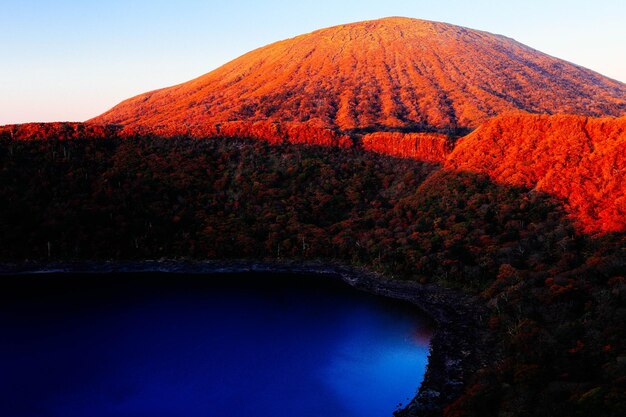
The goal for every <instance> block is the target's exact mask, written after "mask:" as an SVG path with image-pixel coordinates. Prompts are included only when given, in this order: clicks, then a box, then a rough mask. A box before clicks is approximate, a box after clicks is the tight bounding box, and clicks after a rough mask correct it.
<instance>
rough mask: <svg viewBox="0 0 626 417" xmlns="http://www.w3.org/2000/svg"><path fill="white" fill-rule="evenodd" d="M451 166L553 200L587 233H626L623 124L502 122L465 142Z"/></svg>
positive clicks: (574, 119) (563, 119)
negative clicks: (625, 231)
mask: <svg viewBox="0 0 626 417" xmlns="http://www.w3.org/2000/svg"><path fill="white" fill-rule="evenodd" d="M446 166H447V167H448V168H452V169H455V170H459V171H470V172H481V173H486V174H488V175H489V176H490V177H491V178H492V179H494V180H495V181H498V182H500V183H505V184H509V185H516V186H524V187H528V188H533V189H535V190H537V191H542V192H546V193H549V194H552V195H555V196H557V197H559V198H561V199H563V200H564V201H565V205H566V207H567V208H568V209H569V211H570V213H571V215H572V217H573V218H574V220H575V221H576V223H577V224H578V225H579V227H580V228H581V229H582V230H583V231H585V232H612V231H624V230H626V117H622V118H618V119H615V118H599V119H592V118H586V117H580V116H568V115H556V116H542V115H522V114H516V115H508V116H501V117H497V118H494V119H493V120H490V121H489V122H487V123H485V124H484V125H482V126H481V127H480V128H479V129H477V130H476V131H474V132H473V133H471V134H469V135H467V136H466V137H464V138H463V139H461V141H460V142H459V143H458V145H457V146H456V148H455V150H454V151H453V152H452V154H451V155H450V157H449V159H448V162H447V164H446Z"/></svg>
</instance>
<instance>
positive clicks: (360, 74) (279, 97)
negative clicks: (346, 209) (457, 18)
mask: <svg viewBox="0 0 626 417" xmlns="http://www.w3.org/2000/svg"><path fill="white" fill-rule="evenodd" d="M513 110H523V111H526V112H531V113H547V114H553V113H574V114H580V115H587V116H606V115H612V116H621V115H622V114H623V113H624V111H626V85H624V84H623V83H620V82H618V81H615V80H611V79H609V78H606V77H604V76H602V75H600V74H597V73H595V72H593V71H590V70H587V69H585V68H582V67H579V66H576V65H573V64H570V63H568V62H565V61H563V60H560V59H557V58H554V57H551V56H548V55H546V54H544V53H541V52H539V51H536V50H534V49H532V48H529V47H527V46H525V45H522V44H520V43H518V42H516V41H514V40H513V39H510V38H507V37H504V36H500V35H494V34H491V33H487V32H482V31H477V30H472V29H468V28H464V27H460V26H454V25H450V24H445V23H439V22H431V21H425V20H417V19H408V18H386V19H380V20H374V21H366V22H359V23H353V24H347V25H342V26H336V27H331V28H327V29H322V30H318V31H315V32H312V33H309V34H305V35H301V36H297V37H295V38H292V39H287V40H283V41H280V42H276V43H273V44H271V45H267V46H265V47H262V48H259V49H257V50H254V51H252V52H249V53H247V54H245V55H243V56H241V57H239V58H237V59H235V60H234V61H232V62H229V63H227V64H226V65H224V66H222V67H220V68H218V69H216V70H214V71H212V72H210V73H208V74H206V75H203V76H201V77H199V78H196V79H194V80H191V81H189V82H186V83H183V84H180V85H177V86H173V87H169V88H164V89H161V90H156V91H152V92H149V93H146V94H142V95H140V96H137V97H134V98H131V99H129V100H126V101H124V102H122V103H120V104H119V105H117V106H116V107H114V108H113V109H111V110H110V111H108V112H106V113H104V114H103V115H101V116H98V117H96V118H95V119H92V122H95V123H101V124H123V125H125V126H127V127H133V128H137V129H140V130H141V131H143V132H145V133H157V134H166V135H171V134H180V133H183V134H193V135H195V136H212V135H213V133H214V132H215V131H219V129H220V128H221V127H222V125H223V124H228V123H229V122H240V123H242V122H245V123H249V122H259V121H261V122H265V123H266V126H265V127H264V129H263V132H261V133H260V134H259V132H258V129H256V130H257V132H256V133H254V134H250V135H249V136H263V135H265V136H267V131H271V130H272V129H275V125H274V124H273V122H281V123H285V122H288V123H291V124H296V125H295V127H294V126H290V128H291V129H292V130H293V129H294V128H297V126H298V125H304V126H306V127H307V129H309V131H310V130H311V129H330V130H332V131H338V132H340V133H360V132H368V131H377V130H398V131H412V132H429V131H441V132H444V133H449V132H452V133H457V132H464V131H466V130H467V129H472V128H475V127H477V126H478V125H479V124H480V123H482V122H484V121H485V120H487V119H488V118H490V117H492V116H495V115H498V114H501V113H504V112H508V111H513ZM243 126H247V125H245V124H244V125H243ZM240 127H241V125H240ZM270 133H271V132H270ZM274 136H275V134H274Z"/></svg>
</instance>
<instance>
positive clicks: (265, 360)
mask: <svg viewBox="0 0 626 417" xmlns="http://www.w3.org/2000/svg"><path fill="white" fill-rule="evenodd" d="M0 302H1V304H0V358H1V359H0V375H1V377H0V415H1V416H4V417H12V416H15V417H18V416H19V417H30V416H33V417H35V416H36V417H47V416H59V417H73V416H77V417H78V416H80V417H84V416H91V417H100V416H102V417H104V416H107V417H108V416H116V417H125V416H128V417H130V416H177V417H178V416H186V417H194V416H203V417H206V416H225V417H226V416H228V417H239V416H240V417H250V416H255V417H265V416H267V417H278V416H290V417H291V416H300V417H309V416H310V417H313V416H316V417H334V416H337V417H349V416H359V417H362V416H376V417H379V416H385V415H391V412H392V411H393V410H394V409H395V408H396V407H397V406H398V404H399V403H404V404H406V402H407V400H408V399H410V398H412V397H413V396H414V395H415V391H416V389H417V388H418V386H419V383H420V381H421V379H422V377H423V373H424V370H425V366H426V357H427V354H428V340H429V337H430V331H429V329H428V326H427V325H426V322H425V321H424V319H423V318H421V317H420V316H418V315H416V314H415V312H414V311H413V310H412V309H410V308H409V306H405V305H399V303H398V302H393V301H389V300H383V299H381V298H377V297H373V296H370V295H367V294H363V293H360V292H357V291H355V290H352V289H350V288H348V287H346V286H344V285H343V284H340V283H337V282H335V281H331V280H328V279H325V278H322V277H310V276H288V275H280V276H276V275H273V276H272V275H266V274H264V275H261V274H254V275H252V274H248V275H212V276H185V275H168V274H117V275H84V276H80V275H61V274H57V275H48V276H36V277H28V276H21V277H14V278H13V277H12V278H8V277H2V278H0Z"/></svg>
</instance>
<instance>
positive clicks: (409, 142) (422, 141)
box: [361, 132, 452, 162]
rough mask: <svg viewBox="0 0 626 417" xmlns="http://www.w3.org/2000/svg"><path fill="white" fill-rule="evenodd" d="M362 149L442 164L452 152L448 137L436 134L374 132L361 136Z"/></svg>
mask: <svg viewBox="0 0 626 417" xmlns="http://www.w3.org/2000/svg"><path fill="white" fill-rule="evenodd" d="M361 145H362V146H363V149H365V150H368V151H374V152H378V153H382V154H386V155H392V156H399V157H402V158H411V159H418V160H421V161H428V162H443V161H445V159H446V157H447V156H448V154H449V153H450V151H451V150H452V142H451V141H450V140H448V137H447V136H445V135H442V134H438V133H399V132H376V133H371V134H369V135H365V136H363V138H362V139H361Z"/></svg>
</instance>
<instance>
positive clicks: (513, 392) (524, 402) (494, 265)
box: [0, 136, 626, 417]
mask: <svg viewBox="0 0 626 417" xmlns="http://www.w3.org/2000/svg"><path fill="white" fill-rule="evenodd" d="M0 183H1V184H2V185H3V186H2V187H1V188H0V199H1V200H2V201H3V204H2V205H0V236H2V239H0V258H1V259H3V260H5V261H17V260H24V259H30V260H56V259H58V260H70V259H86V260H91V259H158V258H161V257H167V258H181V257H184V258H197V259H227V258H254V259H263V258H265V259H277V258H278V259H282V258H288V259H326V260H328V259H333V260H340V261H342V262H347V263H350V264H353V265H362V266H366V267H368V268H370V269H372V270H376V271H380V272H383V273H385V274H386V275H387V276H392V277H395V278H399V279H407V280H416V281H419V282H422V283H425V282H434V283H438V284H440V285H443V286H448V287H454V288H458V289H461V290H463V291H466V292H469V293H471V294H474V295H476V296H477V297H479V300H480V302H481V303H484V305H486V306H488V309H489V317H485V318H484V320H485V328H486V329H487V330H488V334H487V335H486V337H487V338H488V340H487V342H486V343H488V344H491V346H493V348H494V352H495V354H494V355H493V357H490V358H489V361H488V363H487V364H486V366H485V368H484V369H481V370H480V371H479V372H477V373H475V374H473V375H470V376H468V383H469V384H468V385H467V386H466V387H465V388H464V390H463V395H462V396H461V397H459V398H458V399H457V400H456V401H454V402H453V403H452V404H450V405H449V406H448V408H447V409H446V410H445V415H446V416H449V417H452V416H481V417H485V416H496V415H503V414H506V415H511V416H526V415H537V416H544V415H550V416H555V417H559V416H573V415H581V416H585V415H598V416H615V417H617V416H623V415H624V412H625V411H626V403H624V398H626V395H625V393H626V391H625V390H626V384H625V381H624V372H625V369H624V366H625V365H624V360H623V359H624V358H625V357H626V350H625V349H626V339H625V337H624V332H623V323H624V320H626V312H625V310H624V308H623V307H622V306H623V305H624V304H623V303H624V299H625V297H626V278H625V277H624V271H625V270H626V254H625V253H624V251H625V249H624V248H625V247H626V240H625V236H624V234H623V233H622V234H617V233H613V234H607V235H605V236H601V237H596V238H591V237H589V236H585V235H582V234H579V233H577V232H576V230H575V228H574V227H573V225H572V224H571V222H570V221H569V219H568V218H567V216H566V212H565V210H564V209H563V207H562V202H561V201H559V200H558V199H556V198H554V197H552V196H550V195H547V194H545V193H541V192H532V193H529V189H528V188H525V187H517V186H506V185H499V184H496V183H494V182H493V181H491V180H490V178H489V177H488V176H487V175H485V174H480V173H478V174H477V173H469V172H457V171H449V170H446V169H442V168H441V167H440V166H438V165H436V164H432V163H424V162H419V161H414V160H410V159H396V158H390V157H387V156H382V155H377V154H372V153H367V152H364V151H363V150H360V149H340V148H336V147H335V148H332V147H331V148H329V147H320V146H314V147H312V146H302V145H293V144H282V145H273V146H270V145H269V144H268V143H266V142H263V141H245V140H241V139H235V138H230V139H215V140H197V139H192V138H170V139H163V138H155V137H147V138H142V137H133V138H132V140H129V139H128V138H119V137H106V136H94V137H91V138H89V137H85V136H83V137H77V138H76V139H69V140H68V138H67V137H64V138H63V139H61V140H59V138H56V137H48V138H47V140H31V141H16V140H12V139H10V138H8V137H6V136H3V137H1V138H0Z"/></svg>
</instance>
